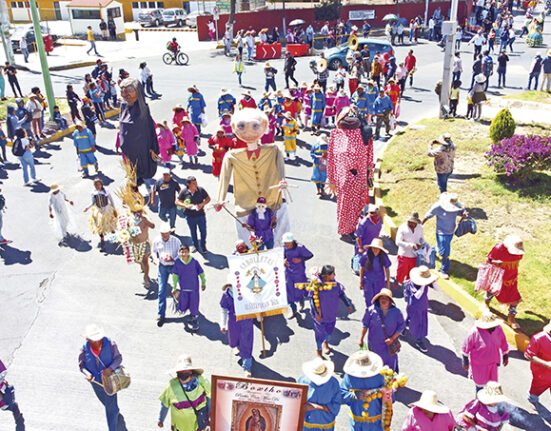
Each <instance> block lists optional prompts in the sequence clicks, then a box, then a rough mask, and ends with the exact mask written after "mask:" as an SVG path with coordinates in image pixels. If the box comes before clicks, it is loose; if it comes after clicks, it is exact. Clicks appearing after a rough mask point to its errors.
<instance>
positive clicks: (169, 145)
mask: <svg viewBox="0 0 551 431" xmlns="http://www.w3.org/2000/svg"><path fill="white" fill-rule="evenodd" d="M157 140H158V141H159V152H160V153H161V158H162V159H163V162H164V163H167V162H170V159H171V158H172V153H171V152H170V150H172V149H173V146H174V144H175V142H176V140H175V139H174V135H173V134H172V132H171V131H170V130H166V129H163V128H161V127H158V128H157Z"/></svg>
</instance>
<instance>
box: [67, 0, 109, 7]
mask: <svg viewBox="0 0 551 431" xmlns="http://www.w3.org/2000/svg"><path fill="white" fill-rule="evenodd" d="M112 2H113V0H72V1H71V3H69V4H68V5H67V6H68V7H87V8H98V9H99V8H100V7H107V6H109V5H110V4H111V3H112Z"/></svg>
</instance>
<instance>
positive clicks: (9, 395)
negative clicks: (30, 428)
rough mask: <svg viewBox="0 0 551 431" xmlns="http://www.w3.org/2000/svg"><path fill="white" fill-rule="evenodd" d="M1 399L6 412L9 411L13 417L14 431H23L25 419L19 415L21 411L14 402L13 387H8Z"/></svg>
mask: <svg viewBox="0 0 551 431" xmlns="http://www.w3.org/2000/svg"><path fill="white" fill-rule="evenodd" d="M3 398H4V402H5V403H6V404H5V406H6V410H8V411H10V412H11V413H12V415H13V420H14V421H15V431H25V419H24V418H23V415H22V414H21V410H19V405H18V404H17V402H16V401H15V393H14V389H13V386H11V385H9V386H8V387H7V388H6V392H5V393H4V396H3ZM12 429H13V428H12Z"/></svg>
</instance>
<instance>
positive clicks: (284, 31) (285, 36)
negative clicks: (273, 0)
mask: <svg viewBox="0 0 551 431" xmlns="http://www.w3.org/2000/svg"><path fill="white" fill-rule="evenodd" d="M285 18H286V17H285V0H283V38H284V39H287V22H286V19H285Z"/></svg>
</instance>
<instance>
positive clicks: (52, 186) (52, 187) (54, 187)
mask: <svg viewBox="0 0 551 431" xmlns="http://www.w3.org/2000/svg"><path fill="white" fill-rule="evenodd" d="M56 190H59V186H58V185H57V184H52V185H51V186H50V191H51V192H55V191H56Z"/></svg>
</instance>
